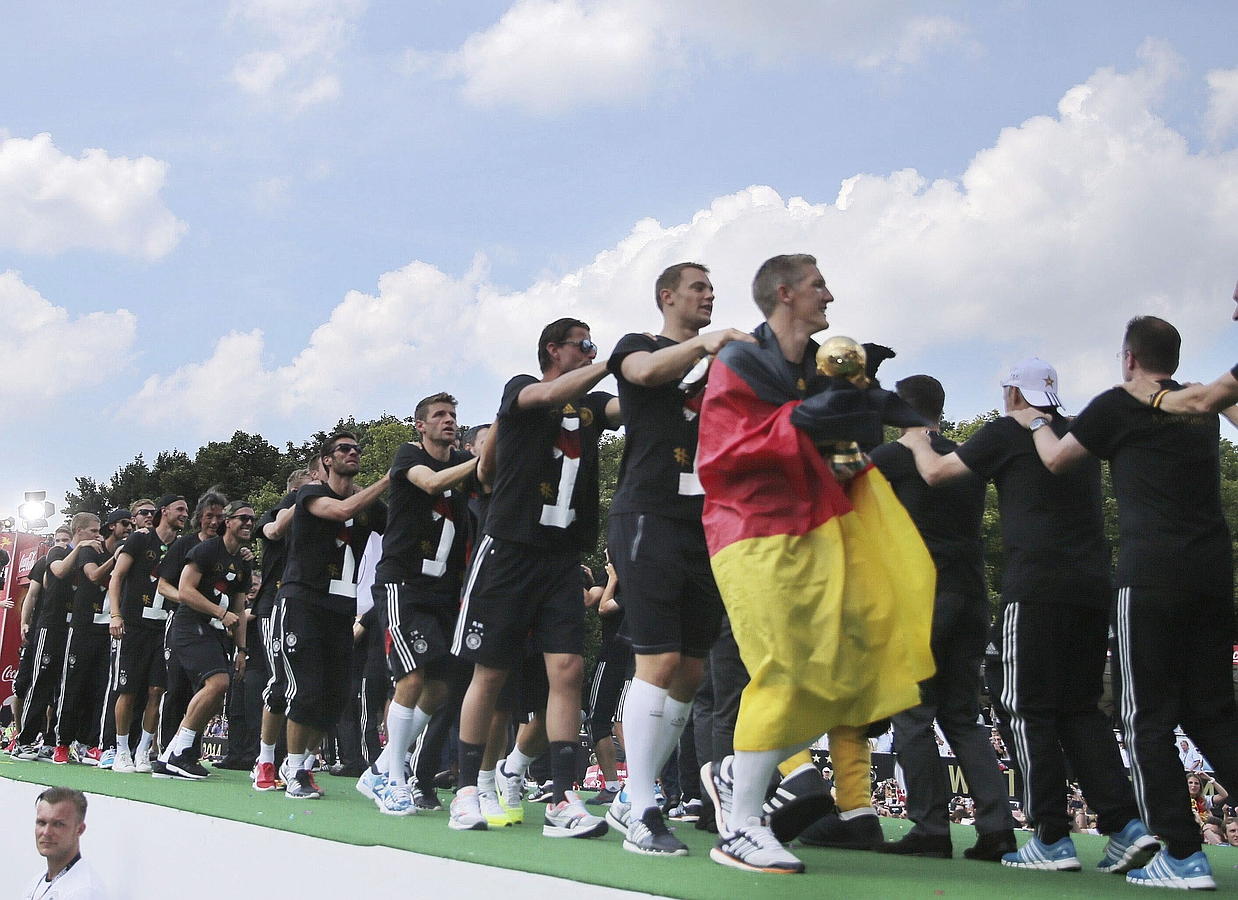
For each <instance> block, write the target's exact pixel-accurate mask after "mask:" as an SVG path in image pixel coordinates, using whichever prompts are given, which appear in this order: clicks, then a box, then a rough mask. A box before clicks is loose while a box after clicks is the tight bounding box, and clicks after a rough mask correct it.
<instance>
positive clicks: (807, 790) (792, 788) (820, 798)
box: [763, 763, 838, 844]
mask: <svg viewBox="0 0 1238 900" xmlns="http://www.w3.org/2000/svg"><path fill="white" fill-rule="evenodd" d="M837 809H838V807H837V806H835V805H834V798H833V797H831V796H830V789H829V787H828V786H827V785H826V783H825V779H824V778H823V777H821V770H820V769H818V768H817V767H816V766H815V765H813V764H812V763H804V765H802V766H800V767H799V768H798V769H796V770H795V771H794V772H792V773H791V774H790V775H788V776H787V777H786V778H784V779H782V782H781V783H780V784H779V785H778V787H777V788H775V789H774V793H773V794H771V795H770V797H769V799H768V800H766V801H765V805H764V807H763V811H764V813H765V815H766V816H767V817H768V818H769V827H770V830H771V831H773V832H774V837H776V838H778V840H780V841H782V842H783V843H784V844H786V843H788V842H790V841H792V840H794V839H795V838H796V837H798V836H799V834H800V832H801V831H803V830H804V829H805V828H807V827H808V826H809V825H811V824H812V823H813V822H816V821H817V820H818V819H820V818H821V817H822V816H828V815H829V814H830V813H832V812H836V811H837Z"/></svg>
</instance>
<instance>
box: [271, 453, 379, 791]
mask: <svg viewBox="0 0 1238 900" xmlns="http://www.w3.org/2000/svg"><path fill="white" fill-rule="evenodd" d="M318 455H319V459H320V460H321V463H322V467H323V469H324V470H325V476H326V477H325V480H324V481H322V482H319V483H310V484H306V485H305V486H303V487H302V488H301V489H300V490H299V491H297V500H296V505H295V507H294V508H293V509H294V512H293V516H292V527H291V530H290V531H289V534H288V538H287V540H288V561H287V562H286V563H285V565H284V577H283V583H282V584H281V586H280V589H279V597H278V599H277V601H276V602H277V609H276V613H275V615H276V623H277V624H276V631H277V635H278V639H279V641H280V643H281V645H282V652H283V664H284V671H285V673H286V675H287V678H288V682H287V687H286V689H285V693H284V697H285V699H286V701H287V707H288V709H287V723H288V757H287V759H286V760H285V763H284V765H283V767H282V768H283V769H284V770H285V771H284V772H283V773H282V774H283V775H284V780H285V782H286V787H285V788H284V796H286V797H288V798H290V799H298V800H316V799H318V798H319V797H320V796H322V791H321V790H320V789H319V787H318V785H317V783H316V782H315V781H314V777H313V775H312V774H311V771H310V764H311V756H312V754H310V753H309V752H308V751H310V750H311V749H313V748H314V747H317V746H318V743H319V741H320V740H321V738H322V736H323V735H324V734H325V733H326V731H327V729H328V728H330V727H331V726H332V725H334V724H335V723H336V722H338V721H339V718H340V714H341V713H342V712H343V710H344V705H345V703H346V701H347V695H348V689H349V686H350V683H351V674H350V673H351V669H352V652H353V648H352V642H353V622H354V621H355V619H356V616H357V574H358V572H357V567H358V563H359V562H360V560H361V555H362V553H363V552H364V551H365V545H366V543H367V542H368V541H369V538H370V534H371V533H372V532H375V531H377V532H380V533H381V532H382V530H383V526H384V523H385V522H386V518H387V508H386V506H384V505H383V503H382V502H381V501H380V500H379V499H378V498H379V496H380V495H381V494H382V493H383V491H385V490H386V489H387V485H388V483H389V482H390V477H389V476H388V475H383V477H382V478H380V479H378V480H377V481H376V482H374V483H373V484H372V485H370V486H369V487H367V488H364V489H362V490H357V489H356V488H355V487H354V485H353V479H354V478H355V477H356V475H357V472H358V471H360V469H361V445H360V444H359V443H357V437H356V435H354V434H352V433H350V432H346V431H338V432H335V433H334V434H332V435H330V436H329V437H328V438H327V439H326V440H324V441H323V443H322V445H321V448H320V450H319V454H318Z"/></svg>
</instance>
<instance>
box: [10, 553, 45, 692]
mask: <svg viewBox="0 0 1238 900" xmlns="http://www.w3.org/2000/svg"><path fill="white" fill-rule="evenodd" d="M48 546H49V541H48V539H47V538H46V537H44V536H43V535H41V534H24V533H22V532H14V531H0V547H2V548H4V551H5V552H6V553H8V555H9V559H10V562H9V567H8V571H6V572H5V574H4V581H3V583H0V603H2V602H3V601H6V600H10V599H11V600H12V601H13V606H12V608H4V607H7V604H4V605H3V606H0V703H3V702H4V701H5V700H7V699H8V698H9V695H10V694H12V693H13V682H14V680H16V678H17V660H18V657H19V656H20V655H21V604H22V600H24V599H25V597H26V588H27V586H28V585H29V584H30V570H31V569H33V568H34V564H35V562H37V561H38V559H39V557H41V556H42V555H43V554H45V553H46V552H47V548H48Z"/></svg>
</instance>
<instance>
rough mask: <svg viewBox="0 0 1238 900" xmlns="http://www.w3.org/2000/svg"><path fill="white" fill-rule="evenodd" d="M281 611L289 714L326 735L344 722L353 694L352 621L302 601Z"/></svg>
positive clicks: (283, 603) (289, 601)
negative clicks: (342, 715)
mask: <svg viewBox="0 0 1238 900" xmlns="http://www.w3.org/2000/svg"><path fill="white" fill-rule="evenodd" d="M279 608H280V614H279V623H278V626H279V639H280V643H281V644H282V647H283V661H284V674H285V676H286V677H287V679H288V683H287V684H286V685H285V688H284V699H285V700H286V701H287V713H286V715H287V716H288V718H289V719H291V720H292V721H294V722H296V723H298V724H300V725H305V726H306V727H309V728H315V729H317V730H319V731H326V730H327V729H328V728H330V727H331V726H332V725H334V724H335V723H336V722H338V721H339V720H340V715H341V714H342V713H343V712H344V706H345V704H346V703H347V701H348V694H349V692H350V691H351V690H352V625H353V616H351V615H349V614H348V613H340V612H335V611H334V610H330V609H327V608H326V607H323V606H319V605H318V604H316V603H314V602H313V601H312V600H306V599H305V598H303V597H298V598H291V597H283V598H281V599H280V607H279Z"/></svg>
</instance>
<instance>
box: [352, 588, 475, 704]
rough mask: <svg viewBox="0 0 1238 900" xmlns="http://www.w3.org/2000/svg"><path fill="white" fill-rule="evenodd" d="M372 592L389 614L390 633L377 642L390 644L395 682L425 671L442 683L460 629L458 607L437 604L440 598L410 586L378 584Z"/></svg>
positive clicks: (389, 649)
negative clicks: (458, 627)
mask: <svg viewBox="0 0 1238 900" xmlns="http://www.w3.org/2000/svg"><path fill="white" fill-rule="evenodd" d="M372 591H373V594H374V602H375V603H376V604H377V603H381V604H383V609H384V610H386V613H387V616H386V618H387V634H386V635H378V636H376V639H378V640H384V639H386V641H387V667H388V668H389V669H390V671H391V677H392V679H393V680H395V681H399V680H400V679H401V678H403V677H404V676H405V675H408V674H410V673H411V672H423V673H424V674H425V675H426V677H427V678H433V679H435V680H439V681H441V680H442V679H443V677H444V674H445V673H446V661H447V658H448V657H449V656H450V655H451V638H452V633H453V632H454V631H455V628H456V609H455V604H452V603H443V602H441V601H439V602H434V600H435V599H436V598H433V597H427V595H426V594H424V593H422V592H420V591H418V590H417V589H416V588H414V587H412V586H411V585H407V584H375V585H374V587H373V588H372ZM427 599H428V600H430V601H431V602H426V600H427Z"/></svg>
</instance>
